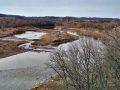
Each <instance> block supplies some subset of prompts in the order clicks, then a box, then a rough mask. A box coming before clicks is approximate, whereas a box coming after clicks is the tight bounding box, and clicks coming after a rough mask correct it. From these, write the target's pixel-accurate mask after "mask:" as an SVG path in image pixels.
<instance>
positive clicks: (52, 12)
mask: <svg viewBox="0 0 120 90" xmlns="http://www.w3.org/2000/svg"><path fill="white" fill-rule="evenodd" d="M0 13H2V14H13V15H23V16H75V17H106V18H120V0H0Z"/></svg>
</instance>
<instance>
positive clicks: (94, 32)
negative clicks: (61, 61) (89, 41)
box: [66, 28, 104, 39]
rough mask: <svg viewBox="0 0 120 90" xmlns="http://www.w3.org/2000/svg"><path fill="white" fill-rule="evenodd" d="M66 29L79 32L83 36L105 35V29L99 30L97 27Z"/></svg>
mask: <svg viewBox="0 0 120 90" xmlns="http://www.w3.org/2000/svg"><path fill="white" fill-rule="evenodd" d="M66 31H70V32H77V33H78V34H79V35H81V36H89V37H93V38H95V39H98V38H101V37H102V36H103V34H104V33H103V31H99V30H97V29H89V28H88V29H85V28H79V29H68V30H66Z"/></svg>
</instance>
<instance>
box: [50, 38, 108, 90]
mask: <svg viewBox="0 0 120 90" xmlns="http://www.w3.org/2000/svg"><path fill="white" fill-rule="evenodd" d="M100 44H102V43H101V42H99V41H95V40H93V39H89V38H87V39H86V38H82V39H81V40H79V42H78V43H77V44H72V45H70V46H69V49H68V50H64V49H62V48H60V49H58V50H56V51H55V53H53V54H52V55H51V59H50V61H51V63H50V67H51V68H53V69H54V70H55V71H56V72H57V73H58V75H59V76H60V77H61V78H62V79H63V81H64V83H65V84H66V87H67V89H68V87H74V88H75V89H76V90H107V74H106V72H105V70H104V69H105V66H104V65H105V64H104V63H105V62H106V61H105V60H104V53H103V47H102V48H101V47H100Z"/></svg>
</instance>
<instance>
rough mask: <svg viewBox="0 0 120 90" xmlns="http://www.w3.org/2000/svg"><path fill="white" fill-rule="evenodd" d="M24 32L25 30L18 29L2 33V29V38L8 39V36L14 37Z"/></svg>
mask: <svg viewBox="0 0 120 90" xmlns="http://www.w3.org/2000/svg"><path fill="white" fill-rule="evenodd" d="M24 32H25V30H20V29H17V28H6V29H5V31H2V30H1V29H0V37H6V36H10V35H14V34H21V33H24Z"/></svg>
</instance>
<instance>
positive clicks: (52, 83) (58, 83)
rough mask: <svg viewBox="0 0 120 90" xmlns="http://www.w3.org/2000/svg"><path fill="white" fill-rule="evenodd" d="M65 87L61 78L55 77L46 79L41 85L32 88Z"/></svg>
mask: <svg viewBox="0 0 120 90" xmlns="http://www.w3.org/2000/svg"><path fill="white" fill-rule="evenodd" d="M64 89H65V87H64V85H63V82H62V80H61V79H60V78H58V77H54V78H51V79H50V80H46V81H45V82H43V83H42V84H40V85H37V86H35V87H32V88H31V89H30V90H64Z"/></svg>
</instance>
